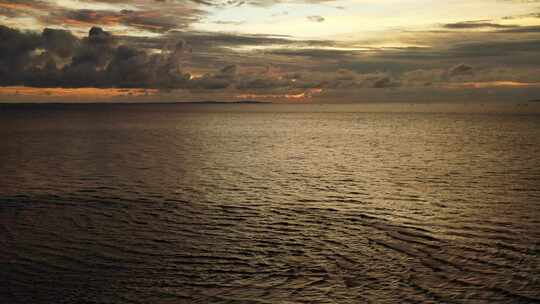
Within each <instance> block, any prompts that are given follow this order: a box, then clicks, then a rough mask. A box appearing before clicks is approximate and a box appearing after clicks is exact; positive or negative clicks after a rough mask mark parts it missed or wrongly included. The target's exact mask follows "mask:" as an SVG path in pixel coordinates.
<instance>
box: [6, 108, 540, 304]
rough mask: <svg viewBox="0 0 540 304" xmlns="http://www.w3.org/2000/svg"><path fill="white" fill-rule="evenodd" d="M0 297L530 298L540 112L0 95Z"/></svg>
mask: <svg viewBox="0 0 540 304" xmlns="http://www.w3.org/2000/svg"><path fill="white" fill-rule="evenodd" d="M0 173H1V174H0V302H1V303H539V302H540V116H538V115H513V114H494V113H491V114H465V113H413V112H410V113H408V112H402V113H390V112H376V113H375V112H368V111H365V109H364V108H363V107H362V106H339V107H338V106H330V105H328V106H322V105H320V106H316V105H266V104H261V105H164V104H163V105H72V106H68V105H41V106H40V105H26V106H23V105H18V106H2V107H0Z"/></svg>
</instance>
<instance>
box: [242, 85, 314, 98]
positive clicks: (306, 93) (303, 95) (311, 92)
mask: <svg viewBox="0 0 540 304" xmlns="http://www.w3.org/2000/svg"><path fill="white" fill-rule="evenodd" d="M322 91H323V90H322V89H319V88H314V89H309V90H306V91H304V92H301V93H298V94H240V95H237V96H236V97H237V98H240V99H288V100H302V99H306V98H311V97H313V95H317V94H320V93H322Z"/></svg>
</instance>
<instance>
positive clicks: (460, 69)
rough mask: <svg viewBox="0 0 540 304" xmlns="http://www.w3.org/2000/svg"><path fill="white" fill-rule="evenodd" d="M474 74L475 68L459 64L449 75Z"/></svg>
mask: <svg viewBox="0 0 540 304" xmlns="http://www.w3.org/2000/svg"><path fill="white" fill-rule="evenodd" d="M472 74H473V67H472V66H470V65H466V64H464V63H461V64H458V65H456V66H454V67H452V68H451V69H450V72H449V75H450V76H451V77H454V76H470V75H472Z"/></svg>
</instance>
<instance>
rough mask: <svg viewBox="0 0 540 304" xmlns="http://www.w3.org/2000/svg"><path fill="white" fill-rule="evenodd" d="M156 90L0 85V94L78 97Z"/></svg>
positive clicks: (152, 92) (109, 96) (96, 97)
mask: <svg viewBox="0 0 540 304" xmlns="http://www.w3.org/2000/svg"><path fill="white" fill-rule="evenodd" d="M157 92H158V90H156V89H141V88H135V89H119V88H107V89H101V88H35V87H24V86H13V87H0V95H4V96H19V97H40V96H43V97H58V98H65V97H68V98H69V97H78V98H81V97H82V98H95V99H109V98H114V97H122V96H148V95H154V94H156V93H157Z"/></svg>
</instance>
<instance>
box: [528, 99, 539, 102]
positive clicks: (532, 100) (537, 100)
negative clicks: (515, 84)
mask: <svg viewBox="0 0 540 304" xmlns="http://www.w3.org/2000/svg"><path fill="white" fill-rule="evenodd" d="M529 102H540V99H531V100H529Z"/></svg>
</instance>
